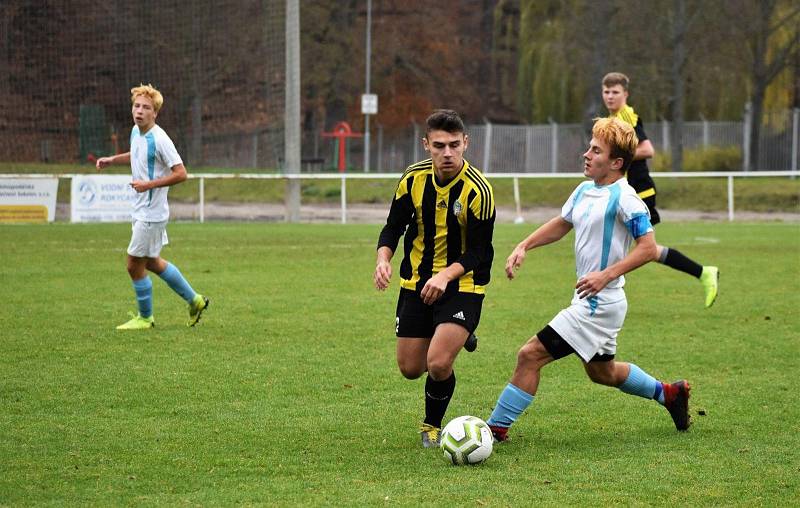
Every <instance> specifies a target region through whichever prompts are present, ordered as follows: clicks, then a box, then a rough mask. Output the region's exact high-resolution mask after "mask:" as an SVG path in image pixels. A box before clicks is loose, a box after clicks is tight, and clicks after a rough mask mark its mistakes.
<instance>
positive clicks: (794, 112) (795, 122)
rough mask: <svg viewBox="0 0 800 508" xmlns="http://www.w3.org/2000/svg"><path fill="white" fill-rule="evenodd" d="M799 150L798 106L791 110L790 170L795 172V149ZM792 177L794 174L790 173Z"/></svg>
mask: <svg viewBox="0 0 800 508" xmlns="http://www.w3.org/2000/svg"><path fill="white" fill-rule="evenodd" d="M798 150H800V108H794V110H792V168H791V169H792V172H793V173H797V151H798ZM792 178H794V175H792Z"/></svg>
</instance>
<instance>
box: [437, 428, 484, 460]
mask: <svg viewBox="0 0 800 508" xmlns="http://www.w3.org/2000/svg"><path fill="white" fill-rule="evenodd" d="M493 444H494V438H493V437H492V430H491V429H490V428H489V425H487V424H486V422H485V421H483V420H481V419H480V418H477V417H475V416H459V417H458V418H455V419H453V420H451V421H450V423H448V424H447V425H445V427H444V429H442V434H441V436H440V437H439V446H441V448H442V453H444V458H445V460H446V461H448V462H450V463H451V464H455V465H457V466H462V465H464V464H480V463H481V462H483V461H484V460H486V459H488V458H489V455H491V454H492V445H493Z"/></svg>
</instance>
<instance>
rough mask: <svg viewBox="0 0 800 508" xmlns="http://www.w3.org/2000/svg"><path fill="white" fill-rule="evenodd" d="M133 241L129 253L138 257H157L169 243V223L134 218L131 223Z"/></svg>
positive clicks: (129, 246)
mask: <svg viewBox="0 0 800 508" xmlns="http://www.w3.org/2000/svg"><path fill="white" fill-rule="evenodd" d="M131 230H132V231H133V234H131V243H130V244H129V245H128V255H130V256H133V257H137V258H157V257H158V256H159V255H160V254H161V248H162V247H164V246H165V245H167V244H168V243H169V240H168V239H167V223H166V221H165V222H144V221H140V220H134V221H133V223H132V224H131Z"/></svg>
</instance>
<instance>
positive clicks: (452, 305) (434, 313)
mask: <svg viewBox="0 0 800 508" xmlns="http://www.w3.org/2000/svg"><path fill="white" fill-rule="evenodd" d="M482 306H483V295H479V294H475V293H459V292H445V294H443V295H442V297H441V298H440V299H439V300H437V301H436V302H434V303H433V305H426V304H425V303H424V302H423V301H422V298H421V297H420V295H419V293H417V292H416V291H411V290H410V289H405V288H401V289H400V296H399V297H398V298H397V312H396V321H395V333H396V334H397V336H398V337H417V338H423V339H429V338H431V337H433V334H434V332H435V331H436V327H437V326H439V325H440V324H442V323H456V324H459V325H461V326H463V327H464V328H466V330H467V331H468V332H470V333H472V332H474V331H475V329H476V328H478V322H479V321H480V320H481V307H482Z"/></svg>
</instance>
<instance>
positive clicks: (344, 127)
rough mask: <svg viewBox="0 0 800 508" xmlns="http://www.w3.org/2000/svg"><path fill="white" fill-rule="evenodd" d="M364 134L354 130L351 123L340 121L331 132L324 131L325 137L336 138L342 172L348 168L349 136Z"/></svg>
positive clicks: (357, 136)
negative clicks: (347, 147)
mask: <svg viewBox="0 0 800 508" xmlns="http://www.w3.org/2000/svg"><path fill="white" fill-rule="evenodd" d="M363 136H364V134H363V133H361V132H353V129H352V128H350V124H349V123H347V122H339V123H337V124H336V125H334V126H333V130H332V131H331V132H323V133H322V137H323V138H336V143H337V144H338V145H339V147H338V152H339V161H338V164H337V168H338V169H339V172H340V173H344V171H345V169H346V168H347V149H346V143H347V138H361V137H363Z"/></svg>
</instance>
